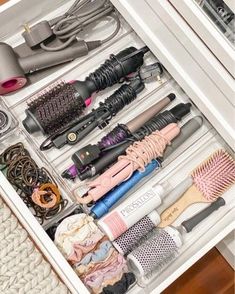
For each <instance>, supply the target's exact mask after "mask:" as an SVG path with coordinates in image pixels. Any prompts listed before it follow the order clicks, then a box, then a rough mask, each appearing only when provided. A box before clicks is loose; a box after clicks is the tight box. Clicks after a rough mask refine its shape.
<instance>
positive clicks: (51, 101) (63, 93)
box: [28, 82, 85, 135]
mask: <svg viewBox="0 0 235 294" xmlns="http://www.w3.org/2000/svg"><path fill="white" fill-rule="evenodd" d="M84 106H85V105H84V102H83V99H82V98H81V97H80V96H79V95H77V93H76V90H75V88H74V87H73V86H72V85H71V84H70V83H64V82H61V83H57V84H55V85H53V86H50V87H48V88H47V89H45V90H44V91H43V92H41V93H39V95H37V97H36V98H35V99H34V100H33V101H31V102H30V103H29V104H28V107H29V111H30V112H31V113H33V114H34V117H35V118H36V119H37V121H38V123H39V124H40V125H41V127H42V128H43V130H44V132H45V134H47V135H51V134H54V133H55V132H57V131H58V130H60V129H62V128H63V127H65V126H66V125H68V124H69V123H71V122H72V121H74V120H75V119H77V118H78V116H79V115H81V114H82V111H83V109H84Z"/></svg>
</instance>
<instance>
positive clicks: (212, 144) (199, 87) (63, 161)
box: [0, 0, 235, 294]
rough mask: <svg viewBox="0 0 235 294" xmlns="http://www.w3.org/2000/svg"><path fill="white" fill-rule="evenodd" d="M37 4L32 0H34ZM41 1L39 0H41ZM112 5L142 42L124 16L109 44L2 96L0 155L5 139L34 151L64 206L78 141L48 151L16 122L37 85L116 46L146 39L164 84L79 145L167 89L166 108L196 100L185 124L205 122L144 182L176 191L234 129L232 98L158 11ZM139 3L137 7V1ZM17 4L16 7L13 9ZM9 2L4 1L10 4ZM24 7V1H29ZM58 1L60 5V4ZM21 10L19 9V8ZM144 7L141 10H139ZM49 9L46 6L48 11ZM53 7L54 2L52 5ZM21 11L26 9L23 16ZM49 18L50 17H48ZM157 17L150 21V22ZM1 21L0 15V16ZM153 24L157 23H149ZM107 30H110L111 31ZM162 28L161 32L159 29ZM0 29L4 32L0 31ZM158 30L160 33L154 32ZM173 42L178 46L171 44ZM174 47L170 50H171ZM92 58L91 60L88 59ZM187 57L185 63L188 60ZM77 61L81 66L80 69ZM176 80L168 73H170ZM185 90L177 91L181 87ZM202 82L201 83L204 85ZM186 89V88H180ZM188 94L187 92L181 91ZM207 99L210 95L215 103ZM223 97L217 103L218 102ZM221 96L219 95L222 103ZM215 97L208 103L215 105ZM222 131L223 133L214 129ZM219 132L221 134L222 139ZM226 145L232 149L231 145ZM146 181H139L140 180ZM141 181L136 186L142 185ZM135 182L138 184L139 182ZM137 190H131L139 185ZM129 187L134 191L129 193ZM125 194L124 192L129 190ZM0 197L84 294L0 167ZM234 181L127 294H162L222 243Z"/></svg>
mask: <svg viewBox="0 0 235 294" xmlns="http://www.w3.org/2000/svg"><path fill="white" fill-rule="evenodd" d="M26 2H27V1H25V0H21V1H13V0H12V8H8V9H7V10H6V11H4V12H2V13H3V15H4V17H7V15H8V16H9V13H10V12H11V11H12V10H11V9H13V8H14V7H15V8H16V6H17V5H19V6H21V5H23V6H22V7H24V5H25V4H26ZM38 2H40V1H37V3H38ZM44 2H45V1H43V3H44ZM61 2H66V3H65V6H66V7H67V6H69V5H70V4H71V3H72V2H73V1H60V3H61ZM112 2H113V3H114V5H116V6H117V8H118V9H119V11H120V12H121V13H122V14H123V15H124V17H125V18H126V19H127V20H128V21H129V23H130V24H131V25H132V26H133V27H134V29H135V30H136V32H137V33H138V34H139V35H140V36H141V38H142V40H141V39H140V38H139V37H138V36H137V34H136V33H135V31H133V30H132V29H131V28H130V26H129V25H128V24H127V23H126V22H125V21H124V20H123V21H122V23H123V29H122V31H121V32H120V34H119V36H118V37H117V38H116V39H115V40H113V41H112V42H110V43H109V44H107V45H106V47H104V48H101V49H98V50H96V51H95V52H94V53H91V54H90V55H89V56H88V57H84V58H81V59H79V60H78V61H74V62H71V63H70V64H68V65H66V66H64V67H63V69H60V70H59V71H57V72H56V73H54V74H53V75H51V76H49V77H48V78H46V79H43V80H41V81H40V82H38V83H36V84H34V85H30V86H28V87H26V88H23V89H22V90H20V91H19V92H17V93H16V94H12V95H8V96H7V97H3V101H4V102H5V103H6V105H7V106H8V107H9V109H10V111H11V112H12V113H13V115H14V116H15V117H16V118H17V120H18V122H19V125H18V126H17V127H16V128H15V129H14V130H13V131H12V132H11V133H9V134H8V135H7V136H5V137H4V140H1V138H0V153H1V152H2V150H4V149H5V148H6V147H8V146H9V144H13V143H16V142H17V141H18V140H23V141H24V143H25V144H26V148H27V149H28V150H29V152H30V153H31V154H32V155H33V156H34V159H35V160H36V162H38V163H39V164H41V165H47V167H48V168H49V170H50V171H51V172H52V173H53V175H54V176H55V177H56V178H57V181H58V183H59V185H60V187H61V188H62V191H63V195H64V196H65V197H66V198H67V199H68V201H69V204H68V206H69V207H73V202H74V197H73V193H74V190H75V189H76V188H77V187H78V186H79V185H80V183H79V181H76V182H75V183H71V182H67V181H65V180H63V179H62V178H61V177H60V176H59V175H60V174H61V172H62V171H63V170H64V169H65V168H66V167H68V166H69V164H71V159H70V157H71V155H72V153H74V152H75V151H76V150H77V149H78V145H75V146H73V147H71V146H70V147H65V148H62V149H61V150H52V151H49V152H46V153H43V154H42V153H41V152H40V151H39V145H40V144H41V142H42V140H43V136H40V135H38V136H30V135H29V134H28V133H27V132H26V131H24V130H23V127H22V124H21V121H22V119H23V118H24V116H25V114H24V110H25V108H26V100H27V99H28V98H29V97H30V96H31V95H32V94H33V93H35V92H37V91H38V90H39V89H40V88H43V87H44V86H45V85H47V84H49V83H51V82H52V81H54V80H56V79H58V78H63V79H66V80H67V79H71V78H72V79H76V78H78V79H82V78H84V77H85V75H86V74H87V73H88V72H90V71H92V70H93V69H95V68H96V67H97V65H99V64H100V63H101V62H102V61H103V60H104V59H105V58H107V56H108V55H109V54H110V53H117V52H118V51H120V50H121V49H123V48H125V47H128V46H131V45H134V46H136V47H137V48H139V47H141V46H142V45H143V44H144V43H146V44H147V45H148V46H149V47H150V48H151V50H152V52H153V53H154V54H155V55H156V57H157V58H159V60H160V61H161V62H162V63H163V65H164V66H165V67H166V68H167V70H168V72H169V73H170V74H169V73H168V72H165V74H164V76H163V77H162V81H161V82H157V81H156V82H154V83H149V84H147V87H146V90H145V91H144V92H143V93H142V94H141V95H140V96H139V97H138V99H137V100H136V105H135V106H133V105H130V107H128V109H125V110H124V111H122V112H121V113H120V114H119V115H117V117H115V118H114V119H113V120H112V121H111V124H110V125H109V126H108V127H107V128H105V129H104V130H102V131H101V130H99V131H95V132H93V133H92V134H91V135H90V136H89V137H87V138H86V139H85V140H83V141H82V142H81V143H80V144H79V147H82V146H84V145H86V144H87V143H88V142H90V143H92V142H97V141H98V139H99V138H101V137H102V136H103V135H104V134H106V133H107V132H109V131H110V130H111V129H112V128H113V127H114V126H115V125H116V124H117V122H119V121H121V122H122V123H125V122H126V121H128V120H129V119H130V118H132V117H134V116H136V115H137V114H138V113H140V112H142V111H143V110H144V109H146V108H148V107H149V106H150V105H151V104H152V103H153V102H156V101H157V100H159V99H161V98H162V97H164V96H165V95H166V94H169V93H170V92H173V93H175V94H176V97H177V98H176V99H175V101H174V102H173V103H171V104H170V105H169V107H170V108H171V107H172V106H173V105H175V104H177V103H179V102H181V101H182V102H187V101H191V102H193V106H192V110H191V113H190V115H187V116H186V117H185V119H184V120H183V122H185V121H187V120H188V119H189V118H191V117H193V116H196V115H199V114H201V115H202V116H205V117H206V118H207V119H208V120H209V122H208V121H207V119H206V118H204V123H203V126H202V127H201V128H200V130H198V131H197V132H196V133H195V134H194V135H193V136H192V137H191V138H190V139H188V140H187V141H186V142H185V143H184V144H183V145H182V146H181V147H180V148H178V149H177V151H176V152H174V153H173V154H172V155H171V156H170V157H169V159H168V160H167V161H166V162H165V167H164V168H163V169H162V170H161V171H160V172H156V173H154V174H153V175H152V176H151V178H148V179H147V180H149V181H150V183H151V182H154V183H155V182H157V181H161V180H162V179H167V180H168V182H169V184H170V185H171V186H172V188H174V187H175V186H176V185H177V184H178V183H179V182H180V181H181V180H182V179H183V178H185V177H186V176H187V175H188V173H189V172H190V171H191V170H192V169H193V168H194V167H195V166H197V165H198V164H199V163H200V162H201V161H203V160H204V159H205V158H206V157H208V156H209V155H210V154H211V153H213V151H214V150H216V149H218V148H220V147H223V148H226V149H227V150H229V152H230V153H231V152H232V150H231V149H230V148H231V147H233V143H234V142H233V140H234V134H233V126H232V120H233V117H232V114H231V110H233V108H232V106H231V104H230V102H229V101H228V100H227V99H226V98H225V97H224V95H223V94H222V93H221V92H220V91H219V89H218V88H217V87H215V82H214V81H213V80H211V79H210V77H208V76H207V74H206V73H205V72H204V71H203V69H202V68H201V67H200V66H199V65H198V63H197V62H196V61H195V60H194V59H193V58H192V57H191V56H190V54H189V53H188V52H187V51H186V50H185V48H184V47H183V46H182V44H180V43H179V42H178V41H177V40H176V39H174V38H173V37H174V36H172V35H171V33H170V31H169V30H168V29H167V27H166V26H165V25H164V23H163V22H161V21H160V20H159V19H157V16H156V15H155V14H153V12H152V11H149V10H148V9H149V6H148V5H147V4H146V2H145V1H143V2H142V5H146V6H143V7H144V8H145V9H144V15H143V19H140V18H139V17H140V15H138V13H137V12H138V9H139V8H140V7H139V6H141V5H140V2H139V3H138V4H137V3H136V2H138V1H134V0H133V1H127V0H126V1H124V0H123V1H118V0H117V1H116V0H112ZM134 3H136V5H134ZM14 4H15V5H16V6H14ZM57 4H58V3H57ZM8 5H9V4H8ZM27 5H28V3H27ZM58 5H59V4H58ZM52 6H53V5H52ZM22 7H21V8H20V7H19V8H18V9H20V11H22V10H21V9H23V8H22ZM143 7H142V9H143ZM48 9H49V8H48ZM51 9H53V7H51ZM61 9H62V8H59V9H58V10H55V11H54V12H53V15H56V14H59V13H60V11H61ZM44 14H45V10H43V9H42V12H40V13H38V15H34V21H36V20H38V18H40V17H42V16H43V15H44ZM22 15H23V13H22ZM22 15H21V17H19V19H18V18H17V19H18V22H19V23H21V22H22V21H23V20H24V21H28V20H29V19H30V15H29V14H27V12H26V13H25V16H24V17H23V16H22ZM50 17H51V14H50V15H49V16H48V18H50ZM153 22H154V23H153ZM0 24H1V20H0ZM12 25H13V24H11V23H10V25H9V33H11V32H12ZM152 25H156V26H157V27H152ZM108 29H110V28H108ZM159 32H160V33H159ZM0 33H1V31H0ZM158 33H159V34H158ZM163 35H164V37H165V43H163V39H162V38H163ZM172 40H174V43H173V44H172V47H169V48H168V47H166V46H167V45H169V44H170V42H171V41H172ZM4 41H7V42H9V43H10V44H12V45H17V44H19V43H20V42H21V41H22V40H21V38H20V36H19V34H16V35H14V36H11V37H10V38H5V39H4ZM174 46H176V47H174ZM173 51H174V52H173ZM156 57H155V56H153V55H150V56H149V57H148V58H147V60H146V61H147V62H148V63H149V62H151V61H153V60H156ZM88 60H89V62H87V61H88ZM183 60H185V62H186V61H187V64H186V63H185V62H183ZM78 65H79V66H78ZM172 77H173V78H172ZM179 85H180V86H181V87H182V88H180V86H179ZM205 85H206V86H205ZM182 89H183V90H182ZM112 91H113V88H112V90H107V91H104V92H102V94H101V95H99V96H98V98H97V99H96V100H95V104H94V105H97V104H98V102H99V101H101V100H103V99H104V98H105V97H107V96H108V95H109V94H110V93H112ZM186 93H187V94H186ZM212 97H213V98H214V97H215V98H214V99H215V100H213V101H212ZM221 99H222V100H221ZM223 99H224V100H223ZM212 102H213V103H212ZM217 131H218V132H219V133H220V135H219V134H218V133H217ZM222 137H223V138H222ZM229 145H230V147H229ZM143 184H144V181H143V182H141V184H140V185H143ZM140 185H139V186H140ZM139 186H137V188H138V187H139ZM137 188H135V189H137ZM133 192H134V190H133V191H131V193H133ZM131 193H129V194H131ZM0 194H1V195H2V196H3V197H4V199H5V201H6V202H7V203H8V205H9V206H10V207H11V208H12V210H13V212H14V213H15V214H16V216H17V217H18V218H19V220H20V221H21V223H22V224H23V225H24V226H25V228H26V229H27V231H28V232H29V234H30V235H31V237H32V238H33V240H34V241H35V242H36V243H37V245H38V247H39V248H40V249H41V251H42V252H43V254H44V255H45V256H46V258H47V259H48V261H49V262H50V263H51V264H52V266H53V267H54V269H55V271H56V272H57V273H58V275H59V276H60V277H61V279H62V280H63V281H64V283H65V284H66V285H67V286H68V287H69V289H70V290H71V292H72V293H76V294H77V293H79V294H85V293H89V292H88V290H87V289H86V287H85V286H84V285H83V283H82V282H81V280H80V279H79V278H78V277H77V275H76V274H75V272H74V271H73V270H72V268H71V267H70V265H69V264H68V263H67V261H66V260H65V259H64V257H63V256H62V254H61V253H60V252H59V250H58V249H57V248H56V246H55V245H54V243H53V242H52V241H51V239H50V238H49V237H48V235H47V234H46V232H45V231H44V229H43V228H42V226H41V225H40V224H39V223H38V222H37V220H36V219H35V218H34V217H33V215H32V214H31V213H30V211H29V210H28V208H27V207H26V206H25V205H24V203H23V201H22V200H21V199H20V197H19V196H18V194H17V193H16V192H15V190H14V189H13V187H12V186H11V185H10V183H9V182H8V181H7V180H6V178H5V177H4V175H3V174H2V173H1V172H0ZM234 194H235V186H233V187H232V188H231V189H230V190H229V191H228V192H226V193H225V195H224V198H225V200H226V203H227V204H226V206H225V207H223V208H221V209H220V210H219V211H217V212H215V213H214V214H213V215H211V216H210V217H208V218H207V219H206V220H205V221H203V222H202V223H201V224H200V225H199V226H198V227H197V228H195V229H194V230H193V232H191V233H190V234H188V235H187V237H186V240H185V244H184V246H183V247H182V249H181V251H180V255H179V257H178V258H177V259H176V260H175V261H174V262H173V263H171V264H170V265H169V266H168V267H167V269H166V270H164V271H163V272H162V273H161V274H160V275H158V276H154V275H153V277H152V278H151V280H149V281H148V282H147V285H146V286H145V287H144V288H143V287H140V286H138V285H135V286H134V287H133V288H132V289H130V291H129V292H130V293H133V294H136V293H150V292H151V293H160V292H161V291H163V290H164V289H165V288H166V287H167V286H169V285H170V284H171V283H172V282H173V281H174V280H175V279H177V277H179V276H180V275H181V274H182V273H183V272H185V271H186V270H187V269H188V268H189V267H190V266H192V265H193V264H194V263H195V262H196V261H197V260H198V259H200V258H201V257H202V256H203V255H204V254H205V253H206V252H208V251H209V250H210V249H211V248H212V247H213V246H215V245H216V244H217V243H218V242H219V241H220V240H222V239H223V238H224V237H225V236H226V235H228V234H229V233H230V232H231V231H232V230H233V229H234V227H235V220H234V213H235V199H234ZM167 205H168V203H167V200H166V201H164V203H163V206H162V207H167ZM202 207H204V206H203V204H198V205H196V206H193V207H192V208H189V209H187V210H186V211H185V212H184V213H183V214H182V215H181V216H180V217H179V219H178V220H177V221H176V222H175V223H174V224H175V225H178V224H179V222H180V221H182V220H183V219H185V218H188V217H190V216H191V215H192V213H193V212H195V210H200V209H201V208H202Z"/></svg>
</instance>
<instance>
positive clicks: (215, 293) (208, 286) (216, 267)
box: [162, 248, 235, 294]
mask: <svg viewBox="0 0 235 294" xmlns="http://www.w3.org/2000/svg"><path fill="white" fill-rule="evenodd" d="M234 278H235V276H234V271H233V269H232V267H231V266H230V265H229V264H228V263H227V262H226V260H225V259H224V258H223V256H222V255H221V254H220V253H219V251H218V250H217V249H216V248H213V249H212V250H211V251H209V252H208V253H207V254H206V255H205V256H204V257H202V258H201V259H200V260H199V261H198V262H197V263H196V264H195V265H194V266H192V267H191V268H190V269H189V270H188V271H186V272H185V273H184V274H183V275H182V276H181V277H179V278H178V279H177V280H176V281H175V282H174V283H173V284H172V285H171V286H170V287H168V288H167V289H166V290H165V291H164V292H163V293H162V294H234V293H235V287H234V281H235V279H234Z"/></svg>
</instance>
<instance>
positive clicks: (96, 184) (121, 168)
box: [78, 123, 180, 203]
mask: <svg viewBox="0 0 235 294" xmlns="http://www.w3.org/2000/svg"><path fill="white" fill-rule="evenodd" d="M179 133H180V128H179V126H178V125H177V124H176V123H171V124H169V125H167V126H166V127H165V128H164V129H162V130H161V131H160V134H161V135H162V136H164V138H165V139H166V141H165V143H164V145H163V146H162V148H163V149H162V151H161V152H164V150H165V148H166V146H167V145H168V144H169V142H171V141H172V140H173V139H174V138H175V137H176V136H178V135H179ZM143 153H144V152H143ZM152 159H154V157H153V154H152V156H148V162H150V161H151V160H152ZM145 165H147V163H145ZM139 167H140V165H139V164H138V163H137V162H135V161H133V162H132V161H130V160H129V159H128V157H124V158H122V159H121V160H119V161H118V162H117V163H116V164H114V165H113V166H112V167H110V168H109V169H108V170H106V171H105V172H104V173H103V174H101V175H100V176H99V177H98V178H96V179H95V180H93V181H92V182H90V183H89V184H88V185H89V187H90V188H91V189H90V190H89V192H88V196H87V198H86V199H84V198H78V201H79V202H80V203H89V202H91V201H92V200H93V201H97V200H99V199H100V198H101V197H102V196H103V195H105V194H106V193H107V192H109V191H110V190H111V189H112V188H114V187H115V186H116V185H118V184H120V183H121V182H123V181H125V180H127V178H128V177H130V176H131V175H132V174H133V172H134V171H135V170H137V169H138V168H139ZM84 200H85V201H89V202H84ZM90 200H91V201H90Z"/></svg>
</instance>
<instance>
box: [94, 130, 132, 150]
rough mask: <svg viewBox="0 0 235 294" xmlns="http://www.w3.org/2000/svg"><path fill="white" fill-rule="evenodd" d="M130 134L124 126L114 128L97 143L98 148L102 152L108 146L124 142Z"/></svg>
mask: <svg viewBox="0 0 235 294" xmlns="http://www.w3.org/2000/svg"><path fill="white" fill-rule="evenodd" d="M129 135H130V132H129V131H128V129H127V127H126V126H125V125H122V124H120V125H118V126H116V127H115V128H114V129H113V130H112V131H111V132H109V133H108V134H107V135H106V136H104V137H103V138H102V139H101V140H100V141H99V142H98V144H97V145H98V147H99V148H100V149H101V150H102V149H105V148H107V147H109V146H113V145H116V144H118V143H120V142H122V141H124V140H125V139H126V138H127V137H128V136H129Z"/></svg>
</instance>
